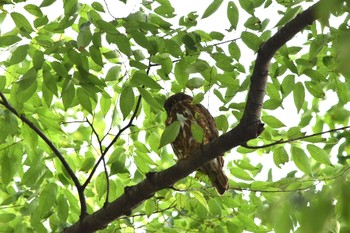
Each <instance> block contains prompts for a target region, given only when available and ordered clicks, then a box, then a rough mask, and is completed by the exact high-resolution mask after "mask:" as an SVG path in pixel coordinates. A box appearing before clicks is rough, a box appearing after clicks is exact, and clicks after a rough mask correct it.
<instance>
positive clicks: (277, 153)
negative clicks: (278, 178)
mask: <svg viewBox="0 0 350 233" xmlns="http://www.w3.org/2000/svg"><path fill="white" fill-rule="evenodd" d="M273 161H274V163H275V165H276V166H277V167H278V168H280V165H283V164H285V163H286V162H288V161H289V156H288V153H287V151H286V150H285V149H284V148H283V147H277V148H276V149H274V151H273Z"/></svg>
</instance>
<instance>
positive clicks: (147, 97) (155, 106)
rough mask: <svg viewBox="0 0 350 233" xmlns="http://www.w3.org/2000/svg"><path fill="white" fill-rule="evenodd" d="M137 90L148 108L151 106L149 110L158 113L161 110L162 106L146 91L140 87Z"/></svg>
mask: <svg viewBox="0 0 350 233" xmlns="http://www.w3.org/2000/svg"><path fill="white" fill-rule="evenodd" d="M137 89H138V90H139V92H140V94H141V96H142V98H143V99H144V100H145V101H146V102H147V103H148V104H149V106H151V109H152V110H153V111H154V112H158V111H160V110H161V109H162V106H161V105H160V104H159V103H158V101H157V100H155V99H154V98H153V96H152V95H151V94H150V93H149V92H148V91H146V90H145V89H144V88H142V87H138V88H137Z"/></svg>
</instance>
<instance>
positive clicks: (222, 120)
mask: <svg viewBox="0 0 350 233" xmlns="http://www.w3.org/2000/svg"><path fill="white" fill-rule="evenodd" d="M215 123H216V125H217V127H218V130H221V131H223V132H224V133H225V132H226V131H227V130H228V127H229V123H228V121H227V117H226V116H225V115H220V116H217V117H215Z"/></svg>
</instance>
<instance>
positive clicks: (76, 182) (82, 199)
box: [0, 92, 86, 216]
mask: <svg viewBox="0 0 350 233" xmlns="http://www.w3.org/2000/svg"><path fill="white" fill-rule="evenodd" d="M0 97H1V99H2V101H1V104H2V105H3V106H4V107H5V108H7V109H8V110H9V111H10V112H12V113H13V114H14V115H16V116H17V117H18V118H19V119H21V120H22V121H23V122H24V123H25V124H26V125H28V126H29V127H30V128H31V129H32V130H33V131H34V132H35V133H37V134H38V135H39V137H40V138H41V139H43V140H44V142H45V143H46V144H47V145H48V146H49V147H50V149H51V150H52V151H53V153H54V154H55V155H56V156H57V158H58V159H59V160H60V162H61V163H62V165H63V167H64V168H65V169H66V171H67V173H68V174H69V176H70V178H71V179H72V181H73V183H74V185H75V187H76V188H77V190H78V194H79V201H80V206H81V216H84V215H85V213H86V201H85V195H84V190H83V189H82V186H81V184H80V182H79V180H78V178H77V176H76V175H75V173H74V171H73V170H72V169H71V167H70V166H69V164H68V162H67V161H66V160H65V159H64V157H63V155H62V154H61V152H60V151H59V150H58V149H57V147H56V146H55V145H54V144H53V143H52V141H51V140H50V139H49V138H48V137H47V136H46V135H45V134H44V133H43V132H42V131H41V130H40V129H39V128H38V127H37V126H36V125H34V124H33V122H31V121H30V120H29V119H28V118H27V117H25V116H24V115H23V114H19V113H18V112H17V110H16V109H15V108H14V107H13V106H12V105H11V104H10V103H9V102H8V101H7V99H6V97H5V95H4V94H3V93H1V92H0Z"/></svg>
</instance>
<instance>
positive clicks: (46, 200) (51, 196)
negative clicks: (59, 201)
mask: <svg viewBox="0 0 350 233" xmlns="http://www.w3.org/2000/svg"><path fill="white" fill-rule="evenodd" d="M56 198H57V185H56V184H54V183H48V184H46V185H45V186H44V189H43V191H42V192H41V193H40V198H39V205H38V208H37V210H36V211H38V212H39V213H40V216H41V218H43V217H44V216H45V215H46V214H47V212H49V210H50V209H51V208H52V207H53V206H54V204H55V202H56Z"/></svg>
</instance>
